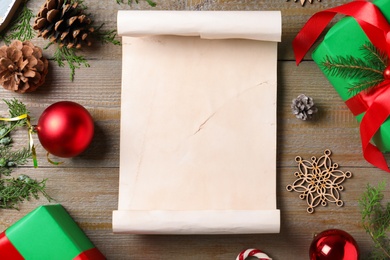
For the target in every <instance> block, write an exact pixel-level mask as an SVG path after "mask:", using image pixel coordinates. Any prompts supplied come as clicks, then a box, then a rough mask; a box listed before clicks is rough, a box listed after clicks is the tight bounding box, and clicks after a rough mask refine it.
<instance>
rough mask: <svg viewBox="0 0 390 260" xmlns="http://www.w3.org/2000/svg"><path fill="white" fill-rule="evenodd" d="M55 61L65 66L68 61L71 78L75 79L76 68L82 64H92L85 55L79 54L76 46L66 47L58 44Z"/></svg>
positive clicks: (60, 65)
mask: <svg viewBox="0 0 390 260" xmlns="http://www.w3.org/2000/svg"><path fill="white" fill-rule="evenodd" d="M53 58H54V61H55V62H57V64H58V66H59V67H64V66H65V63H64V61H66V63H67V64H68V66H69V68H70V70H71V71H70V80H71V81H73V80H74V76H75V73H76V72H75V70H76V69H79V68H80V67H81V66H84V67H86V68H89V67H90V65H89V63H88V61H87V60H86V59H85V58H84V56H81V55H77V54H76V50H75V49H74V48H71V49H69V48H66V47H62V48H61V47H59V46H57V49H56V51H55V52H54V56H53Z"/></svg>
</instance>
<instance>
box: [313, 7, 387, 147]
mask: <svg viewBox="0 0 390 260" xmlns="http://www.w3.org/2000/svg"><path fill="white" fill-rule="evenodd" d="M373 3H374V4H375V5H376V6H377V7H379V9H380V10H381V11H382V13H383V15H384V16H385V17H386V19H387V20H388V21H390V1H389V0H376V1H373ZM369 41H370V40H369V39H368V37H367V36H366V34H365V33H364V31H363V29H362V28H361V27H360V25H359V24H358V23H357V21H356V20H355V19H354V18H352V17H345V18H343V19H341V20H340V21H339V22H337V23H336V24H335V25H334V26H333V27H332V28H330V29H329V31H328V33H327V34H326V35H325V37H324V40H323V41H322V42H321V43H320V44H319V45H318V47H317V48H316V49H315V50H314V51H313V53H312V58H313V60H314V61H315V62H316V63H317V64H318V65H319V67H320V69H321V70H322V71H323V73H324V74H325V76H326V77H327V79H328V80H329V82H330V83H331V84H332V85H333V87H334V88H335V89H336V91H337V92H338V94H339V95H340V97H341V98H342V100H343V101H346V100H348V99H350V98H351V97H352V96H351V93H350V92H349V91H348V87H349V86H350V85H351V83H352V82H353V80H354V79H346V78H342V77H337V76H335V75H330V74H328V73H327V72H326V71H324V70H323V67H322V66H321V64H322V62H323V61H324V60H325V58H326V56H332V57H335V56H343V57H346V56H349V55H352V56H354V57H357V58H363V55H362V53H361V47H362V46H363V44H365V43H367V42H369ZM363 116H364V114H360V115H358V116H357V117H356V119H357V120H358V121H359V122H361V120H362V118H363ZM373 141H374V143H375V144H376V146H377V147H378V148H379V150H381V151H382V152H389V151H390V120H389V119H387V120H386V121H385V122H384V123H383V124H382V126H381V127H380V129H379V131H378V132H377V133H376V135H375V136H374V138H373Z"/></svg>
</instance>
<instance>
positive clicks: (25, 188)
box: [0, 175, 53, 209]
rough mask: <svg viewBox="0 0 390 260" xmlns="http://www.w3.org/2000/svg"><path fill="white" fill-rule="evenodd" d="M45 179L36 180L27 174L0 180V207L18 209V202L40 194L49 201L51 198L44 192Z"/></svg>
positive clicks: (37, 197)
mask: <svg viewBox="0 0 390 260" xmlns="http://www.w3.org/2000/svg"><path fill="white" fill-rule="evenodd" d="M46 181H47V179H44V180H42V181H40V182H39V181H37V180H34V179H31V178H30V177H29V176H27V175H20V176H19V177H17V178H8V179H1V180H0V208H3V209H18V204H19V203H21V202H24V201H25V200H27V201H29V200H31V199H32V198H35V199H39V195H40V194H42V195H43V196H44V197H45V198H46V199H47V200H48V201H49V202H50V201H52V200H53V198H51V197H50V196H49V195H48V194H47V192H46Z"/></svg>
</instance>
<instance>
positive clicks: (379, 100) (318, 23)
mask: <svg viewBox="0 0 390 260" xmlns="http://www.w3.org/2000/svg"><path fill="white" fill-rule="evenodd" d="M338 13H340V14H344V15H347V16H352V17H353V18H355V20H356V21H357V22H358V23H359V25H360V27H361V28H362V29H363V31H364V32H365V33H366V35H367V37H368V38H369V39H370V41H371V42H372V43H373V44H374V45H375V46H376V47H377V48H378V49H380V50H381V51H383V52H385V53H386V54H387V55H388V56H389V57H390V25H389V23H388V22H387V20H386V18H385V17H384V16H383V14H382V13H381V11H380V10H379V8H378V7H377V6H376V5H374V4H372V3H371V2H367V1H365V0H363V1H361V0H357V1H354V2H351V3H348V4H345V5H341V6H339V7H335V8H331V9H328V10H324V11H321V12H318V13H316V14H314V15H313V16H312V17H311V18H310V19H309V20H308V22H307V23H306V24H305V26H304V27H303V28H302V30H301V31H300V32H299V33H298V35H297V36H296V38H295V39H294V41H293V49H294V53H295V58H296V62H297V65H298V64H299V63H300V62H301V61H302V59H303V58H304V56H305V54H306V53H307V52H308V51H309V49H310V48H311V46H313V44H314V43H315V41H316V40H317V39H318V37H319V36H320V34H321V33H322V31H323V30H324V29H325V27H326V26H327V25H328V24H329V22H330V21H331V20H332V19H333V17H334V16H335V15H336V14H338ZM389 86H390V82H389V81H388V80H386V81H384V82H383V83H382V84H380V85H379V86H377V87H376V88H375V90H373V91H372V92H371V93H370V94H366V93H364V92H360V93H359V94H357V95H355V96H354V97H352V98H351V99H349V100H347V101H346V104H347V105H348V107H349V109H350V110H351V111H352V113H353V114H354V115H355V116H356V115H359V114H361V113H363V112H365V114H364V117H363V119H362V121H361V123H360V138H361V140H362V148H363V155H364V158H365V159H366V160H367V161H368V162H369V163H371V164H373V165H374V166H376V167H378V168H380V169H382V170H385V171H387V172H390V169H389V167H388V165H387V162H386V159H385V158H384V156H383V154H382V153H381V152H380V151H379V149H378V148H377V147H376V146H374V145H373V144H371V143H370V141H371V139H372V137H373V136H374V135H375V133H376V132H377V131H378V130H379V128H380V126H381V125H382V124H383V122H385V121H386V119H387V118H388V117H389V115H390V98H389V97H388V96H389V95H386V94H382V93H384V92H385V91H386V90H387V89H388V87H389Z"/></svg>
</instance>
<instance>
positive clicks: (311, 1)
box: [287, 0, 321, 6]
mask: <svg viewBox="0 0 390 260" xmlns="http://www.w3.org/2000/svg"><path fill="white" fill-rule="evenodd" d="M288 1H290V0H287V2H288ZM294 1H295V2H297V1H298V0H294ZM300 1H301V5H302V6H303V5H304V4H305V2H306V0H300ZM317 1H318V2H321V0H317ZM309 2H310V3H311V4H312V3H313V0H309Z"/></svg>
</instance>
